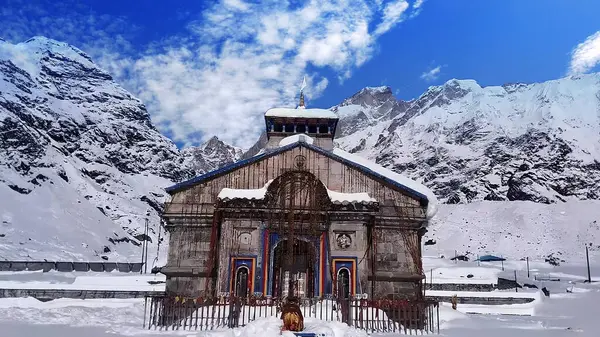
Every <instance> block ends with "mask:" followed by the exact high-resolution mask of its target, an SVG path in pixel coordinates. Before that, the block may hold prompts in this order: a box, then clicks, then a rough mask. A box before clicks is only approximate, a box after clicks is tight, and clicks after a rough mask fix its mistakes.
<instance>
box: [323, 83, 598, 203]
mask: <svg viewBox="0 0 600 337" xmlns="http://www.w3.org/2000/svg"><path fill="white" fill-rule="evenodd" d="M332 109H333V110H334V111H337V112H338V114H339V115H340V118H341V122H340V124H341V127H340V130H339V134H338V135H337V136H338V138H337V143H338V145H339V146H340V147H342V148H344V149H346V150H348V151H351V152H354V153H358V154H360V155H362V156H364V157H367V158H369V159H372V160H375V161H377V162H378V163H380V164H382V165H384V166H387V167H389V168H392V169H393V170H395V171H397V172H400V173H404V174H406V175H408V176H410V177H413V178H414V179H417V180H422V181H423V182H424V183H425V184H426V185H427V186H428V187H430V188H431V189H433V191H434V192H435V193H436V195H437V196H438V197H439V198H440V199H441V200H442V201H443V202H446V203H450V204H457V203H467V202H473V201H481V200H493V201H502V200H507V201H513V200H528V201H534V202H539V203H554V202H562V201H566V200H587V199H593V200H597V199H600V192H599V191H600V74H590V75H582V76H578V77H570V78H563V79H559V80H555V81H549V82H545V83H539V84H511V85H505V86H502V87H485V88H482V87H481V86H479V85H478V84H477V83H476V82H475V81H471V80H464V81H459V80H451V81H448V82H447V83H445V84H444V85H441V86H437V87H431V88H429V90H427V92H425V93H424V94H423V95H421V97H419V98H418V99H415V100H412V101H409V102H405V101H398V100H396V99H395V98H394V97H393V95H392V92H391V90H390V89H389V88H385V87H384V88H372V89H365V90H363V91H361V92H359V93H357V94H356V95H354V96H353V97H351V98H349V99H347V100H345V101H344V102H342V103H341V104H340V105H338V106H335V107H333V108H332Z"/></svg>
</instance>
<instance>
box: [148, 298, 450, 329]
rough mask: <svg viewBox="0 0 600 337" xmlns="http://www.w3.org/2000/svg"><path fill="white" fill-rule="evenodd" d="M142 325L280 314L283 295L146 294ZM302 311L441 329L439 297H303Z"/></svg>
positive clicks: (356, 323) (352, 321) (197, 325)
mask: <svg viewBox="0 0 600 337" xmlns="http://www.w3.org/2000/svg"><path fill="white" fill-rule="evenodd" d="M146 301H147V307H146V316H147V319H146V317H145V318H144V326H145V327H147V328H148V329H160V330H214V329H220V328H236V327H241V326H245V325H246V324H248V323H249V322H252V321H254V320H256V319H259V318H265V317H272V316H279V315H280V314H281V305H282V300H281V299H278V298H271V297H263V298H260V297H248V298H240V297H221V298H215V299H204V298H197V299H183V298H179V297H148V298H147V299H146ZM300 310H301V312H302V315H303V317H304V318H305V319H306V318H314V319H318V320H323V321H336V322H343V323H346V324H348V325H349V326H351V327H354V328H356V329H361V330H365V331H367V332H370V333H376V332H378V333H382V332H396V333H405V334H417V333H418V334H430V333H439V303H438V302H435V301H430V300H418V301H417V300H389V299H381V300H366V299H336V298H304V299H301V300H300Z"/></svg>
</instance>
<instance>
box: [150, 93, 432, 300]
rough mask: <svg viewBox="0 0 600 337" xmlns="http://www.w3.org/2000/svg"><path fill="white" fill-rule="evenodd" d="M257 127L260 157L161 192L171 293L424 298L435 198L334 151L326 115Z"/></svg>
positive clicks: (287, 111) (332, 120)
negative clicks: (425, 250) (262, 140)
mask: <svg viewBox="0 0 600 337" xmlns="http://www.w3.org/2000/svg"><path fill="white" fill-rule="evenodd" d="M264 120H265V131H266V133H267V137H268V143H267V146H266V147H265V148H264V149H263V150H261V152H259V153H258V154H257V155H255V156H254V157H252V158H249V159H246V160H242V161H239V162H236V163H234V164H231V165H229V166H226V167H223V168H220V169H218V170H216V171H212V172H208V173H206V174H204V175H201V176H199V177H196V178H193V179H191V180H189V181H185V182H182V183H179V184H177V185H175V186H171V187H169V188H168V189H167V192H168V193H169V194H170V195H171V199H170V201H169V202H167V203H166V205H165V209H164V213H163V219H164V221H165V226H166V228H167V230H168V231H169V233H170V236H169V253H168V260H167V264H166V265H165V266H164V267H162V268H161V272H162V273H163V274H165V275H166V277H167V285H166V289H167V293H168V294H170V295H176V296H181V297H190V298H197V297H213V296H223V295H227V296H231V295H233V296H239V297H247V296H272V297H286V296H290V295H294V296H299V297H303V298H306V297H310V298H314V297H323V296H328V295H333V296H337V297H345V298H348V297H359V298H360V297H362V298H365V297H368V298H420V296H422V293H423V292H422V286H421V282H422V279H423V278H424V275H423V270H422V263H421V237H422V235H423V234H424V233H425V230H426V226H427V224H428V220H429V219H430V218H431V216H432V215H433V214H434V213H435V197H434V196H433V194H432V193H431V192H430V191H429V190H428V189H427V188H425V187H424V186H422V185H421V184H419V183H417V182H415V181H413V180H411V179H408V178H406V177H404V176H401V175H399V174H396V173H394V172H392V171H390V170H388V169H385V168H383V167H381V166H379V165H377V164H375V163H372V162H369V161H367V160H365V159H364V158H361V157H358V156H357V155H354V154H351V153H348V152H346V151H342V150H340V149H337V148H335V147H334V142H333V139H334V136H335V131H336V128H337V123H338V118H337V116H336V115H335V114H334V113H333V112H331V111H330V110H323V109H307V108H305V107H304V104H303V99H302V98H301V102H300V105H299V106H298V107H297V108H274V109H270V110H268V111H267V112H266V113H265V119H264Z"/></svg>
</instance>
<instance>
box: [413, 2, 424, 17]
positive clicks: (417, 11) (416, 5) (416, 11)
mask: <svg viewBox="0 0 600 337" xmlns="http://www.w3.org/2000/svg"><path fill="white" fill-rule="evenodd" d="M424 3H425V0H416V1H415V2H414V3H413V12H412V14H411V17H415V16H417V15H419V14H420V13H421V9H422V8H423V4H424Z"/></svg>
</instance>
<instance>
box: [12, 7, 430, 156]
mask: <svg viewBox="0 0 600 337" xmlns="http://www.w3.org/2000/svg"><path fill="white" fill-rule="evenodd" d="M8 1H13V2H14V1H15V0H8ZM422 2H423V1H422V0H415V1H414V2H412V1H411V3H409V2H407V1H405V0H400V1H398V0H392V1H375V2H373V1H370V0H333V1H320V0H309V1H306V2H305V3H303V4H300V5H298V4H294V5H291V4H289V3H288V2H287V1H278V0H266V1H262V2H260V3H256V2H250V1H244V0H221V1H219V2H217V3H214V4H213V5H212V6H210V7H209V8H207V9H206V10H204V11H203V12H202V13H199V14H198V15H197V16H196V17H195V18H194V14H193V13H186V15H185V17H186V18H190V21H188V22H187V25H186V31H184V32H182V33H181V34H179V35H176V36H171V37H165V38H163V39H161V40H159V41H155V42H153V43H151V44H150V45H149V46H146V47H143V48H142V49H143V50H140V47H139V46H135V48H134V46H132V44H131V43H130V42H129V41H131V38H130V37H131V36H130V35H128V34H135V30H136V27H133V26H131V25H128V23H127V21H126V20H124V19H122V18H110V17H106V16H102V15H96V14H93V13H91V14H90V11H89V9H87V8H86V9H84V10H81V11H79V13H80V14H78V15H75V14H74V13H72V12H70V11H69V9H68V6H67V5H59V4H57V5H54V6H55V7H56V6H62V7H64V8H62V9H60V8H59V10H56V9H53V10H52V11H48V12H45V11H44V10H41V11H42V13H39V14H38V15H21V14H19V15H17V16H16V17H15V16H12V15H11V16H9V17H10V18H11V22H10V23H4V24H2V23H0V31H2V32H5V31H6V32H8V33H6V34H5V36H4V37H5V38H7V39H9V40H13V41H14V40H17V41H18V40H23V39H26V38H29V37H30V36H32V35H45V36H47V37H50V38H54V39H57V40H63V41H66V42H69V43H71V44H74V45H75V46H77V47H79V48H81V49H82V50H84V51H86V52H88V53H89V54H90V55H91V56H92V57H93V58H94V59H95V60H96V61H97V62H98V63H99V64H100V65H101V66H102V67H104V68H106V69H107V70H109V71H110V72H111V73H112V74H113V75H114V76H115V77H116V78H117V79H118V80H119V81H120V82H121V83H123V84H124V85H125V86H126V87H127V88H128V89H129V90H131V91H132V92H134V93H135V94H136V95H138V96H139V97H140V98H141V99H142V100H143V101H144V103H145V104H146V105H147V106H148V110H149V112H150V113H151V116H152V119H153V121H154V123H155V124H156V125H157V127H158V128H159V129H160V130H161V131H163V132H164V133H165V134H167V135H169V136H170V137H171V138H172V139H173V140H174V141H177V142H180V143H184V144H188V145H192V144H198V143H200V142H202V141H203V140H205V139H208V138H209V137H211V136H212V135H215V134H216V135H218V136H219V137H220V138H221V139H223V140H225V141H227V142H231V143H234V144H235V145H238V146H243V147H247V146H250V145H251V144H252V143H253V142H254V141H255V139H256V137H257V134H258V133H259V132H260V129H261V128H262V123H261V118H262V114H263V113H264V111H265V110H266V109H268V108H270V107H273V106H293V105H294V104H295V100H296V96H297V91H298V87H299V85H300V81H301V80H302V77H303V76H304V75H306V76H307V81H308V84H309V85H308V88H307V92H306V94H307V97H308V98H309V102H308V103H309V105H310V99H311V98H312V99H314V98H316V97H319V96H320V95H322V93H323V91H324V90H325V89H326V87H327V85H328V83H329V79H328V78H326V77H324V76H323V75H322V70H323V69H328V70H333V71H334V73H335V74H336V76H337V77H338V78H339V79H344V78H348V77H350V76H351V75H352V72H353V71H354V70H355V69H356V68H358V67H360V66H361V65H363V64H364V63H365V62H367V61H368V60H369V59H371V58H372V57H373V54H374V51H375V49H376V42H377V39H378V37H379V36H381V35H382V34H385V33H386V32H388V31H390V30H391V29H393V28H394V27H395V26H396V25H398V23H400V22H402V21H403V20H405V19H407V18H410V17H412V16H413V15H411V14H414V11H417V10H420V9H421V5H422ZM47 4H50V5H51V4H52V2H47ZM411 4H412V7H411ZM21 5H22V6H24V7H28V6H29V8H30V9H26V10H25V11H27V10H31V11H33V10H36V9H37V7H36V6H33V5H30V2H29V1H23V2H21ZM11 8H18V6H14V5H13V6H11ZM22 12H23V10H21V13H22ZM57 13H58V14H57ZM5 17H6V16H5ZM32 17H36V18H38V19H36V20H32V19H31V18H32ZM2 18H3V17H2V14H0V22H1V21H2V20H1V19H2ZM111 19H114V20H111ZM15 21H18V24H15Z"/></svg>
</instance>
